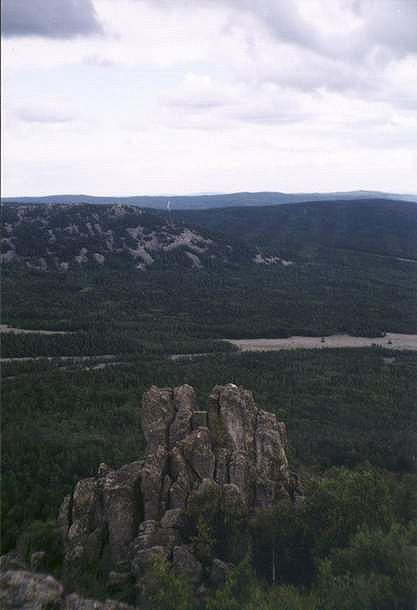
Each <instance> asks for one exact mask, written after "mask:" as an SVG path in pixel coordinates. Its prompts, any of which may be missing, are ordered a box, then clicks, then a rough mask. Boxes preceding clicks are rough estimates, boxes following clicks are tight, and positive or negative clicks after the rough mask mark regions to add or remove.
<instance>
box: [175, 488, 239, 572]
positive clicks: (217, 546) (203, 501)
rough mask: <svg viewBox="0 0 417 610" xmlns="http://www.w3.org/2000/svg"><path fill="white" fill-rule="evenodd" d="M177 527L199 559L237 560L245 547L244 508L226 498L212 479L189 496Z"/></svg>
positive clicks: (204, 560) (205, 561) (206, 560)
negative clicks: (179, 526) (207, 484)
mask: <svg viewBox="0 0 417 610" xmlns="http://www.w3.org/2000/svg"><path fill="white" fill-rule="evenodd" d="M181 530H182V535H183V536H184V538H185V539H186V540H188V541H190V542H191V543H193V545H194V548H195V550H196V553H197V556H198V558H199V559H200V560H201V561H202V562H203V563H207V562H208V561H209V560H210V559H212V558H213V557H219V558H221V559H224V560H225V561H233V562H238V561H240V560H241V559H242V557H244V555H245V554H246V552H247V550H248V544H249V537H248V534H247V531H248V515H247V511H246V510H245V508H244V507H243V505H242V504H241V503H240V502H236V503H232V504H231V503H230V502H226V499H225V496H224V492H223V490H222V488H221V487H219V486H218V485H216V484H214V483H213V484H212V485H210V486H208V488H207V489H205V490H204V491H201V492H199V493H195V494H193V495H192V496H191V497H190V500H189V504H188V507H187V509H186V510H185V511H184V514H183V516H182V522H181Z"/></svg>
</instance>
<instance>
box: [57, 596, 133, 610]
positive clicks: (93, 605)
mask: <svg viewBox="0 0 417 610" xmlns="http://www.w3.org/2000/svg"><path fill="white" fill-rule="evenodd" d="M62 608H63V610H134V608H133V607H132V606H128V605H127V604H122V603H120V602H116V601H114V600H112V599H108V600H106V601H104V602H99V601H97V600H94V599H84V598H82V597H79V596H78V595H77V594H75V593H73V594H72V595H68V597H66V599H65V603H64V605H63V606H62Z"/></svg>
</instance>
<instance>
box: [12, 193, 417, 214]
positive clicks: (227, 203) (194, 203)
mask: <svg viewBox="0 0 417 610" xmlns="http://www.w3.org/2000/svg"><path fill="white" fill-rule="evenodd" d="M361 199H396V200H398V201H409V202H415V203H417V194H394V193H383V192H379V191H346V192H335V193H281V192H268V191H262V192H255V193H251V192H241V193H227V194H212V195H172V196H169V195H132V196H129V197H118V196H106V197H101V196H94V195H46V196H41V197H3V198H2V202H4V203H24V204H36V203H51V204H53V203H62V204H79V203H97V204H117V203H122V204H129V205H136V206H140V207H147V208H154V209H166V208H169V209H176V210H187V209H190V210H192V209H210V208H223V207H236V206H239V207H254V206H265V205H281V204H286V203H307V202H315V201H340V200H344V201H357V200H361Z"/></svg>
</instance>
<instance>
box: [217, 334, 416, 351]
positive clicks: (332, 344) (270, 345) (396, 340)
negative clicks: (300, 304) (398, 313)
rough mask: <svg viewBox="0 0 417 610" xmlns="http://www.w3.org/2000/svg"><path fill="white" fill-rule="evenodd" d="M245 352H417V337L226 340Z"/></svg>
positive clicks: (389, 335)
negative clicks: (359, 349)
mask: <svg viewBox="0 0 417 610" xmlns="http://www.w3.org/2000/svg"><path fill="white" fill-rule="evenodd" d="M226 340H227V341H230V343H232V344H233V345H236V346H237V347H238V348H239V349H240V350H241V351H243V352H267V351H276V350H285V349H296V348H301V349H316V348H337V347H339V348H342V347H373V346H378V347H384V348H386V349H390V350H391V349H393V350H413V351H417V335H406V334H402V333H386V335H385V336H384V337H352V336H350V335H331V336H329V337H288V338H286V339H226Z"/></svg>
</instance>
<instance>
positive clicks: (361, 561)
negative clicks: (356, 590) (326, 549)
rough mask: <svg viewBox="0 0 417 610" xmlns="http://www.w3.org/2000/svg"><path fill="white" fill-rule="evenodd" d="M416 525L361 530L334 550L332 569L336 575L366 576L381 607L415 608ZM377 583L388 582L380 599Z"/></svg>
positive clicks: (372, 596) (373, 598)
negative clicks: (347, 543)
mask: <svg viewBox="0 0 417 610" xmlns="http://www.w3.org/2000/svg"><path fill="white" fill-rule="evenodd" d="M416 543H417V540H416V527H415V526H409V527H408V528H406V527H404V526H400V525H398V524H394V525H393V526H392V528H391V529H390V530H389V531H388V532H384V531H383V530H381V529H379V528H375V529H369V528H362V529H360V530H359V531H358V532H357V533H356V534H355V536H353V537H352V539H351V541H350V543H349V545H348V546H347V547H345V548H339V549H335V550H333V551H332V553H331V555H330V557H331V569H332V572H333V573H334V574H335V577H336V578H341V577H343V576H344V575H346V574H349V575H351V577H353V578H355V579H358V578H364V579H365V580H366V581H367V582H368V583H370V586H369V588H368V591H369V597H370V599H371V601H372V603H373V606H371V607H373V608H378V610H391V609H392V610H397V609H398V610H413V608H414V603H415V600H416V596H417V581H416V558H417V545H416ZM375 583H384V595H383V598H382V599H380V598H379V597H378V590H377V591H374V590H373V589H372V586H375Z"/></svg>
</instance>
